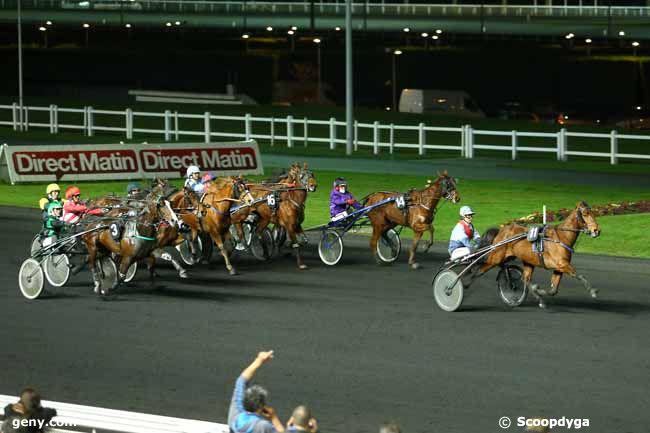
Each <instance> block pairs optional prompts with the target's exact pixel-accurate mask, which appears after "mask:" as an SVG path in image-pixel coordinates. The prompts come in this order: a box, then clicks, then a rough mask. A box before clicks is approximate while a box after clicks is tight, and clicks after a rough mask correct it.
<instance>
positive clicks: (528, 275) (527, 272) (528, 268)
mask: <svg viewBox="0 0 650 433" xmlns="http://www.w3.org/2000/svg"><path fill="white" fill-rule="evenodd" d="M534 271H535V266H534V265H531V264H529V263H525V262H524V284H525V285H526V286H527V287H529V288H530V291H531V293H532V294H533V296H534V297H535V299H536V300H537V305H538V306H539V308H546V302H545V301H544V298H543V296H544V295H546V292H545V291H544V290H541V289H540V288H539V285H538V284H532V283H531V281H532V279H533V272H534Z"/></svg>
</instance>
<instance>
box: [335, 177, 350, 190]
mask: <svg viewBox="0 0 650 433" xmlns="http://www.w3.org/2000/svg"><path fill="white" fill-rule="evenodd" d="M347 184H348V181H347V180H345V178H344V177H337V178H336V179H335V180H334V188H337V187H339V186H341V185H347Z"/></svg>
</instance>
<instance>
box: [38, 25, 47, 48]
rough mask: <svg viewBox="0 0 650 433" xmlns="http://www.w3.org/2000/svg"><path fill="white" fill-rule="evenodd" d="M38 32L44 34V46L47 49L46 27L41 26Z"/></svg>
mask: <svg viewBox="0 0 650 433" xmlns="http://www.w3.org/2000/svg"><path fill="white" fill-rule="evenodd" d="M38 30H39V31H40V32H41V33H43V46H44V47H45V48H47V29H46V28H45V27H44V26H40V27H39V28H38Z"/></svg>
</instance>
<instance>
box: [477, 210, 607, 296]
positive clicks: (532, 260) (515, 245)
mask: <svg viewBox="0 0 650 433" xmlns="http://www.w3.org/2000/svg"><path fill="white" fill-rule="evenodd" d="M528 230H529V229H528V228H527V227H525V226H521V225H518V224H509V225H507V226H504V227H502V228H501V229H499V230H497V229H491V230H488V231H486V233H485V235H484V238H485V241H484V242H482V243H481V245H483V244H486V245H490V244H496V243H498V242H500V241H502V240H504V239H509V238H512V237H514V236H517V235H522V234H523V233H526V232H527V231H528ZM580 233H588V234H589V235H590V236H591V237H592V238H596V237H598V236H599V235H600V227H599V226H598V223H597V222H596V218H595V217H594V215H593V213H592V212H591V208H590V207H589V205H588V204H587V203H585V202H584V201H580V202H578V203H577V204H576V208H575V209H574V210H573V211H572V212H571V213H570V214H569V216H568V217H567V218H566V219H565V220H564V221H562V223H561V224H559V225H557V226H555V227H544V228H543V231H540V232H539V235H538V236H541V239H540V241H541V242H538V245H539V244H542V245H543V247H542V248H537V249H538V251H534V250H533V245H532V242H535V241H532V242H531V241H528V240H527V238H523V239H520V240H517V241H513V242H510V243H506V244H504V245H502V246H500V247H497V248H496V249H495V250H494V251H493V252H491V253H490V254H488V256H487V257H486V259H485V262H484V263H483V265H482V266H481V268H480V270H479V273H478V275H481V274H484V273H485V272H487V271H488V270H490V269H491V268H493V267H495V266H500V265H502V264H503V263H505V262H506V261H508V260H510V259H512V258H518V259H520V260H521V261H522V262H523V264H524V275H523V279H524V284H525V285H526V286H529V287H530V289H531V292H532V293H533V295H534V296H535V297H536V298H537V301H538V303H539V306H540V307H541V308H545V307H546V303H545V302H544V296H555V294H557V292H558V289H559V287H560V281H561V280H562V275H563V274H567V275H569V276H571V277H574V278H577V279H578V280H580V281H581V282H582V284H583V285H584V287H585V289H586V290H587V291H588V292H589V294H590V295H591V297H592V298H596V297H597V295H598V291H597V290H596V289H594V288H593V287H592V286H591V284H590V283H589V281H587V279H586V278H585V277H584V276H583V275H580V274H578V273H577V271H576V268H574V267H573V266H572V265H571V256H572V255H573V253H574V251H573V246H574V245H575V243H576V240H577V239H578V235H579V234H580ZM540 249H541V252H540V251H539V250H540ZM536 267H541V268H545V269H549V270H552V271H553V276H552V277H551V287H550V289H548V290H545V289H540V288H539V286H538V285H537V284H530V281H531V279H532V277H533V271H534V270H535V268H536Z"/></svg>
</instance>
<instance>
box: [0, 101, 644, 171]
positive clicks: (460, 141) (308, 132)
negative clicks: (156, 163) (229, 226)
mask: <svg viewBox="0 0 650 433" xmlns="http://www.w3.org/2000/svg"><path fill="white" fill-rule="evenodd" d="M7 111H10V112H11V115H10V117H11V120H3V119H5V118H7V117H9V116H3V114H5V113H6V112H7ZM59 117H61V118H62V120H60V118H59ZM30 118H31V119H32V120H30ZM35 118H36V119H35ZM2 125H4V126H11V127H13V129H14V131H28V130H30V129H32V128H47V129H49V131H50V133H52V134H56V133H59V132H60V131H61V130H76V131H83V133H84V135H86V136H88V137H92V136H94V135H95V133H96V132H118V133H123V134H125V137H126V139H128V140H131V139H133V136H134V134H148V135H160V136H162V138H163V139H164V140H165V141H172V140H173V141H176V140H179V139H180V137H181V136H183V137H187V136H192V137H201V139H203V140H204V141H205V142H206V143H209V142H211V141H213V139H214V138H217V137H220V138H224V137H225V138H235V139H245V140H252V139H254V140H258V141H260V140H262V141H266V142H267V143H269V144H270V145H271V146H275V145H277V144H278V143H284V144H285V145H286V146H287V147H288V148H293V147H295V146H298V145H302V146H304V147H307V146H308V145H309V144H310V143H311V144H321V145H327V147H328V148H329V149H331V150H335V149H336V147H337V145H339V144H341V145H343V144H345V142H346V141H345V138H344V137H345V130H344V128H345V122H342V121H338V120H336V119H335V118H333V117H332V118H330V119H329V120H310V119H307V118H306V117H294V116H291V115H289V116H286V117H256V116H253V115H251V114H246V115H243V116H217V115H213V114H211V113H209V112H205V113H203V114H183V113H179V112H178V111H170V110H166V111H164V112H162V113H150V112H141V111H133V110H132V109H131V108H126V109H125V110H122V111H117V110H97V109H95V108H93V107H84V108H74V109H73V108H60V107H58V106H56V105H50V106H49V107H34V106H23V107H22V110H21V109H20V107H19V106H18V104H17V103H13V104H12V105H0V126H2ZM215 125H216V127H215ZM339 130H340V131H339ZM434 134H436V137H435V140H433V139H432V138H433V137H434ZM531 138H532V139H535V141H534V143H532V144H534V145H532V144H531V143H530V139H531ZM569 138H573V139H574V140H575V143H574V140H571V144H572V146H574V147H572V148H570V147H569V141H570V140H569ZM527 139H528V141H529V144H528V145H526V144H523V143H522V141H524V140H527ZM479 140H480V142H479ZM626 140H627V143H629V142H630V141H631V140H635V141H637V142H641V143H642V144H643V149H644V152H645V149H646V143H647V150H648V151H647V153H622V152H619V147H620V143H621V142H622V141H626ZM490 141H491V142H490ZM432 142H436V143H441V142H442V143H444V144H432ZM360 147H365V148H371V149H372V153H373V154H375V155H378V154H379V153H381V152H382V151H388V152H389V153H390V154H392V153H394V152H395V151H396V150H398V149H411V150H417V153H418V155H425V154H426V152H427V151H432V150H440V151H446V152H448V153H456V152H458V153H459V155H460V156H461V157H464V158H470V159H471V158H474V156H475V154H476V151H477V150H479V151H480V150H490V151H502V152H507V153H509V154H510V157H511V158H512V159H513V160H516V159H517V158H518V155H519V154H521V153H524V152H533V153H535V152H537V153H550V154H555V156H556V159H557V160H558V161H567V158H568V157H569V156H582V157H585V156H586V157H596V158H608V159H609V160H610V163H611V164H617V163H618V160H619V159H620V158H627V159H641V160H650V135H627V134H619V133H618V132H617V131H611V132H609V133H585V132H569V131H567V130H566V129H564V128H562V129H560V130H559V131H557V132H526V131H515V130H513V131H494V130H479V129H474V128H472V126H471V125H464V126H461V127H438V126H426V125H425V124H424V123H420V124H418V125H395V124H393V123H391V124H382V123H379V122H373V123H360V122H357V121H355V122H354V150H355V151H358V150H359V148H360ZM637 147H638V146H637ZM596 150H597V151H596Z"/></svg>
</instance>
